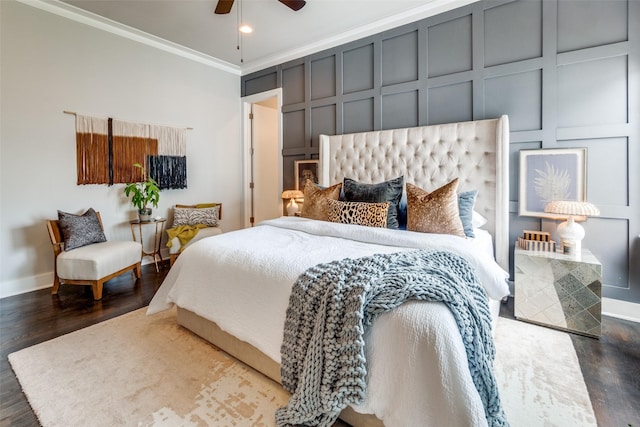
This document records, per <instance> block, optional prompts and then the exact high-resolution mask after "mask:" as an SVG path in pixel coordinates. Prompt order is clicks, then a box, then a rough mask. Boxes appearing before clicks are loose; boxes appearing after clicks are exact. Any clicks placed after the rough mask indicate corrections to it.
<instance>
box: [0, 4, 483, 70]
mask: <svg viewBox="0 0 640 427" xmlns="http://www.w3.org/2000/svg"><path fill="white" fill-rule="evenodd" d="M0 1H1V0H0ZM17 1H18V2H20V3H23V4H25V5H28V6H31V7H34V8H37V9H41V10H44V11H47V12H50V13H53V14H55V15H58V16H62V17H64V18H67V19H71V20H73V21H76V22H79V23H82V24H86V25H89V26H91V27H94V28H97V29H100V30H103V31H107V32H109V33H112V34H115V35H118V36H121V37H124V38H127V39H129V40H133V41H136V42H139V43H142V44H145V45H147V46H151V47H154V48H156V49H160V50H163V51H165V52H168V53H172V54H174V55H177V56H181V57H183V58H186V59H189V60H192V61H195V62H199V63H201V64H204V65H207V66H209V67H212V68H217V69H219V70H222V71H225V72H228V73H231V74H235V75H238V76H242V75H246V74H250V73H253V72H256V71H260V70H263V69H265V68H269V67H272V66H274V65H279V64H282V63H285V62H288V61H291V60H294V59H297V58H301V57H303V56H307V55H311V54H313V53H316V52H320V51H322V50H325V49H330V48H332V47H336V46H339V45H342V44H345V43H349V42H352V41H355V40H358V39H361V38H364V37H368V36H371V35H374V34H378V33H380V32H383V31H386V30H389V29H392V28H396V27H399V26H402V25H405V24H409V23H411V22H415V21H419V20H421V19H424V18H428V17H430V16H435V15H438V14H440V13H443V12H446V11H449V10H452V9H456V8H458V7H462V6H466V5H468V4H471V3H474V2H476V1H478V0H433V1H430V2H429V3H427V4H425V5H423V6H419V7H417V8H414V9H411V10H408V11H405V12H402V13H399V14H396V15H393V16H389V17H387V18H384V19H380V20H377V21H375V22H372V23H370V24H367V25H363V26H360V27H357V28H354V29H352V30H349V31H346V32H343V33H340V34H336V35H335V36H332V37H328V38H325V39H322V40H319V41H317V42H314V43H310V44H307V45H305V46H302V47H300V48H297V49H290V50H288V51H286V52H282V53H277V54H274V55H269V56H265V57H262V58H258V59H256V60H253V61H250V62H247V63H245V64H243V65H242V66H237V65H235V64H232V63H230V62H227V61H223V60H221V59H218V58H215V57H213V56H210V55H206V54H204V53H201V52H198V51H196V50H194V49H190V48H188V47H185V46H182V45H179V44H177V43H174V42H171V41H168V40H166V39H163V38H160V37H157V36H154V35H152V34H149V33H146V32H144V31H141V30H138V29H136V28H133V27H130V26H128V25H125V24H121V23H119V22H116V21H114V20H111V19H108V18H105V17H103V16H100V15H97V14H95V13H92V12H89V11H86V10H84V9H81V8H79V7H76V6H73V5H71V4H68V3H64V2H62V1H60V0H47V1H45V0H17Z"/></svg>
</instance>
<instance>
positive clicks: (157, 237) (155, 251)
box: [129, 218, 167, 271]
mask: <svg viewBox="0 0 640 427" xmlns="http://www.w3.org/2000/svg"><path fill="white" fill-rule="evenodd" d="M166 222H167V219H166V218H154V219H152V220H151V221H140V220H139V219H134V220H131V221H129V224H130V225H131V236H133V241H134V242H137V241H139V242H140V243H141V244H142V256H143V257H145V256H150V257H153V262H154V263H155V265H156V271H160V269H159V268H158V258H160V262H161V263H162V254H161V253H160V241H161V240H162V233H163V232H164V226H165V223H166ZM150 225H153V226H154V227H155V230H154V234H153V248H152V250H151V251H150V252H146V251H145V250H144V238H143V237H144V235H143V233H142V229H143V226H150ZM136 228H137V229H138V233H137V235H136V231H135V230H136ZM138 238H139V240H138Z"/></svg>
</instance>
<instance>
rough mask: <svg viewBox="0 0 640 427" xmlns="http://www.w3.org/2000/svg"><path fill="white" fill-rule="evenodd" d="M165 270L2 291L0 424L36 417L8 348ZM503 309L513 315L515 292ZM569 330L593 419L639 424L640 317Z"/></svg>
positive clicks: (136, 302)
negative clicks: (100, 286)
mask: <svg viewBox="0 0 640 427" xmlns="http://www.w3.org/2000/svg"><path fill="white" fill-rule="evenodd" d="M167 271H168V267H166V266H165V268H164V269H163V270H161V271H160V272H159V273H157V272H156V271H155V267H154V266H153V265H147V266H144V267H143V275H142V279H141V280H140V282H139V283H137V284H134V282H133V279H132V275H131V274H124V275H123V276H120V277H118V278H115V279H113V280H111V281H109V282H108V283H107V284H106V285H105V288H104V296H103V298H102V300H101V301H93V298H92V295H91V290H90V288H89V287H83V286H61V287H60V292H59V294H58V295H57V296H55V295H51V293H50V289H43V290H39V291H34V292H29V293H26V294H22V295H17V296H13V297H9V298H3V299H0V351H1V358H2V360H0V427H5V426H37V425H39V424H38V420H37V418H36V417H35V415H34V414H33V412H32V411H31V407H30V406H29V403H28V402H27V400H26V398H25V397H24V395H23V394H22V391H21V388H20V384H19V383H18V381H17V379H16V377H15V375H14V374H13V370H12V369H11V366H10V365H9V362H8V360H7V356H8V355H9V354H10V353H13V352H15V351H18V350H20V349H23V348H26V347H29V346H32V345H34V344H38V343H40V342H43V341H47V340H49V339H52V338H55V337H57V336H60V335H64V334H67V333H69V332H73V331H75V330H78V329H81V328H84V327H86V326H89V325H92V324H95V323H98V322H102V321H104V320H107V319H110V318H112V317H117V316H120V315H121V314H124V313H127V312H129V311H132V310H135V309H138V308H141V307H145V306H146V305H148V304H149V301H150V300H151V298H152V297H153V295H154V293H155V292H156V290H157V289H158V287H159V286H160V284H161V283H162V280H163V279H164V276H165V274H166V272H167ZM500 315H501V316H504V317H510V318H513V301H512V300H509V302H508V303H507V304H504V305H503V307H502V310H501V313H500ZM569 335H570V336H571V339H572V341H573V345H574V347H575V349H576V353H577V354H578V358H579V360H580V366H581V368H582V373H583V375H584V378H585V382H586V384H587V388H588V390H589V395H590V396H591V401H592V403H593V408H594V411H595V413H596V417H597V419H598V425H599V426H601V427H628V426H634V427H640V324H637V323H633V322H628V321H624V320H619V319H614V318H610V317H605V318H604V319H603V335H602V338H601V339H600V340H595V339H592V338H586V337H582V336H578V335H573V334H569ZM540 345H544V343H540ZM549 351H550V352H552V351H553V349H549ZM54 368H55V367H52V369H54ZM56 392H57V391H56V390H55V389H54V388H52V393H56ZM70 427H75V426H70ZM512 427H522V426H512ZM557 427H565V426H557ZM567 427H569V426H567ZM571 427H573V426H571Z"/></svg>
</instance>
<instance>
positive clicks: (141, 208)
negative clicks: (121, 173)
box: [124, 163, 160, 221]
mask: <svg viewBox="0 0 640 427" xmlns="http://www.w3.org/2000/svg"><path fill="white" fill-rule="evenodd" d="M133 166H135V167H137V168H140V169H141V170H142V176H143V177H145V180H144V181H141V182H132V183H128V184H127V185H125V187H124V194H125V196H127V197H129V196H131V204H133V206H135V207H136V208H138V215H139V217H140V221H151V212H152V210H151V207H149V205H153V207H155V208H157V207H158V201H160V188H158V183H157V182H156V180H155V179H153V178H151V176H149V175H147V173H146V171H145V169H144V167H143V166H142V165H141V164H140V163H134V164H133Z"/></svg>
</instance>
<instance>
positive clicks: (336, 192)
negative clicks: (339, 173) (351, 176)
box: [300, 182, 342, 221]
mask: <svg viewBox="0 0 640 427" xmlns="http://www.w3.org/2000/svg"><path fill="white" fill-rule="evenodd" d="M341 188H342V183H341V182H340V183H338V184H335V185H332V186H331V187H328V188H320V187H318V186H317V185H315V184H314V183H312V182H307V185H305V187H304V204H303V205H302V212H301V213H300V216H302V217H303V218H311V219H319V220H321V221H328V220H329V207H328V203H327V199H333V200H338V197H340V189H341Z"/></svg>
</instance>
